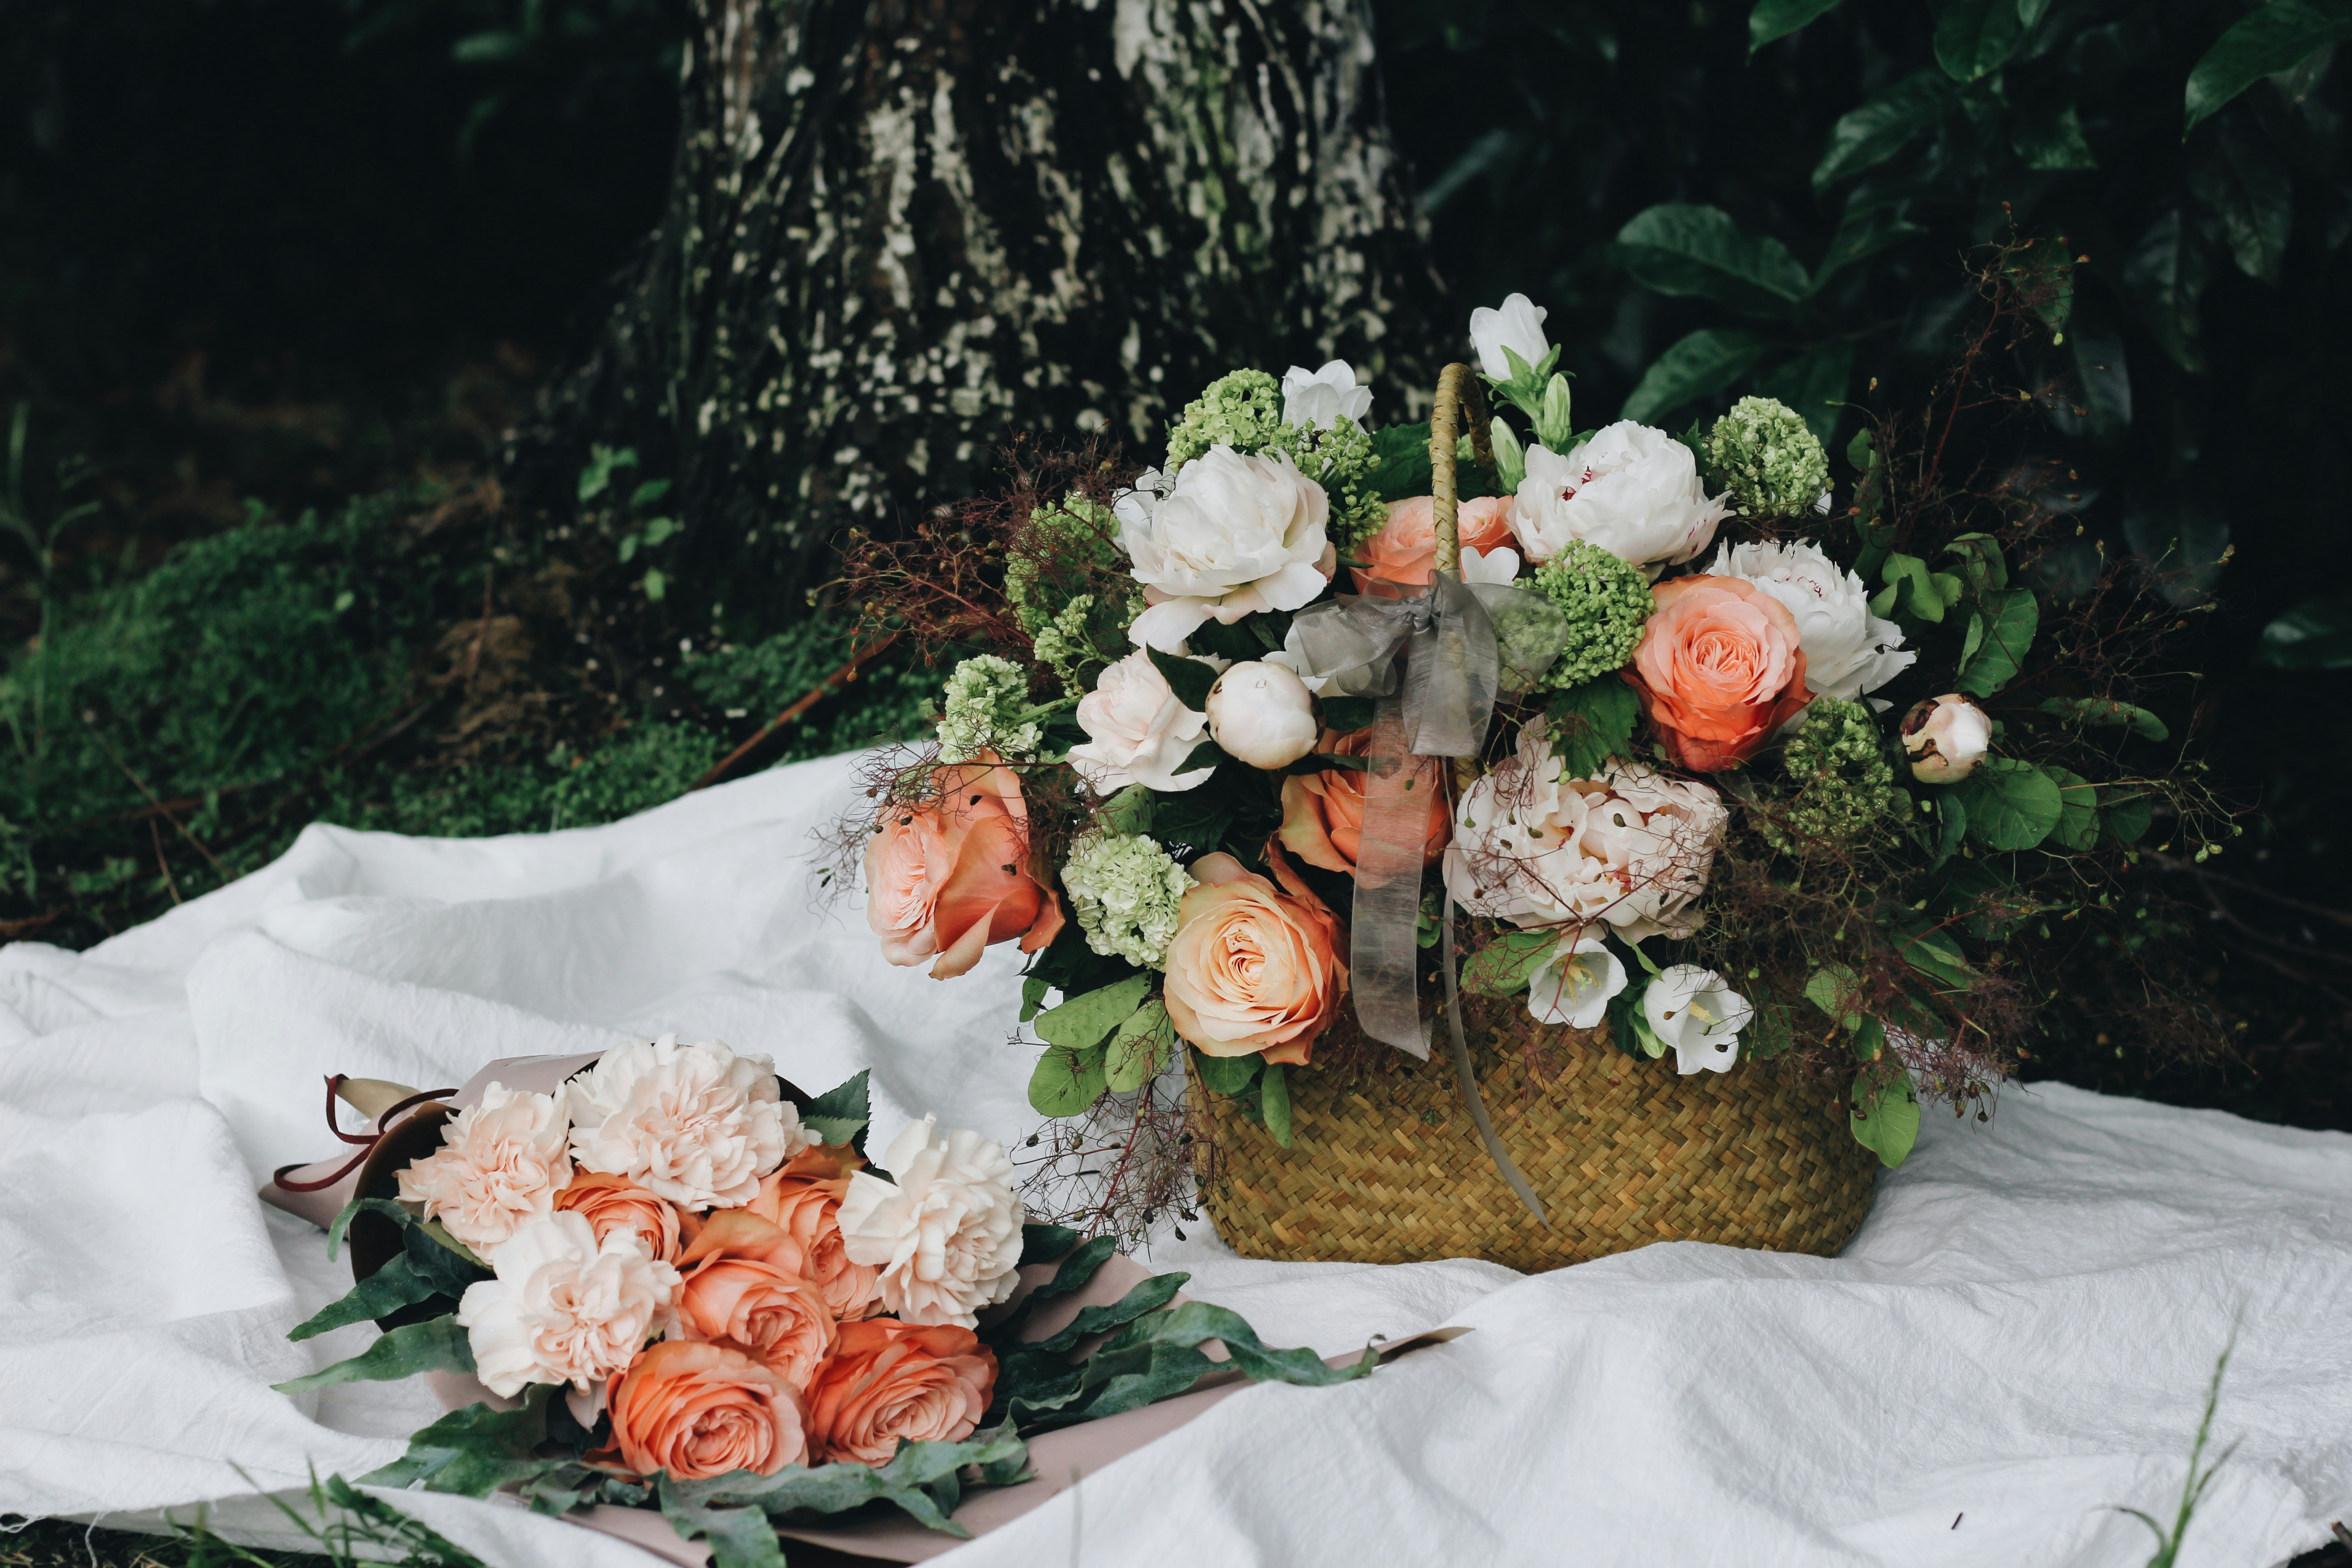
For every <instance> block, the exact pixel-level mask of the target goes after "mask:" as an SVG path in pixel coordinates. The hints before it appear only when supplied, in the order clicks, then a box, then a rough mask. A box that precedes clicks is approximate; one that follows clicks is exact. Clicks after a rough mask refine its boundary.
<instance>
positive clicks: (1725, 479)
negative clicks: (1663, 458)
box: [1706, 397, 1830, 517]
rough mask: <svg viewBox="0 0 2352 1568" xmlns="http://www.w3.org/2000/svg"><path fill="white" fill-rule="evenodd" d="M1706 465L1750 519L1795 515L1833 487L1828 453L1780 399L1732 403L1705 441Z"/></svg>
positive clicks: (1807, 427) (1808, 508) (1744, 398)
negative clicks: (1728, 410) (1831, 485)
mask: <svg viewBox="0 0 2352 1568" xmlns="http://www.w3.org/2000/svg"><path fill="white" fill-rule="evenodd" d="M1706 464H1707V468H1709V469H1710V470H1711V471H1712V472H1713V473H1714V475H1715V477H1716V479H1717V482H1719V483H1720V484H1721V485H1722V486H1723V488H1724V489H1725V490H1726V491H1727V492H1728V493H1729V495H1730V497H1731V501H1732V504H1733V505H1734V506H1736V507H1738V509H1739V510H1741V511H1742V512H1744V513H1746V514H1747V515H1748V516H1749V517H1794V516H1796V515H1797V514H1798V513H1799V512H1801V511H1806V510H1811V509H1812V508H1813V507H1814V506H1815V504H1816V503H1817V502H1819V501H1820V500H1821V498H1822V492H1823V491H1825V490H1827V489H1829V488H1830V459H1829V454H1828V453H1826V452H1824V451H1822V444H1821V442H1820V441H1819V440H1818V439H1816V438H1815V437H1814V435H1813V433H1812V430H1811V428H1810V427H1809V426H1807V425H1806V424H1805V422H1804V420H1802V419H1801V418H1800V417H1798V416H1797V412H1796V410H1795V409H1792V408H1790V406H1789V405H1787V404H1785V403H1782V402H1780V400H1779V399H1777V398H1771V397H1743V398H1741V399H1740V400H1739V401H1738V402H1737V403H1735V404H1733V405H1731V412H1730V413H1728V414H1726V415H1725V416H1723V417H1722V418H1720V419H1718V420H1717V421H1716V422H1715V429H1714V430H1713V432H1711V433H1710V434H1709V435H1708V437H1707V438H1706Z"/></svg>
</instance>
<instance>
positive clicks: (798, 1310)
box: [671, 1209, 834, 1388]
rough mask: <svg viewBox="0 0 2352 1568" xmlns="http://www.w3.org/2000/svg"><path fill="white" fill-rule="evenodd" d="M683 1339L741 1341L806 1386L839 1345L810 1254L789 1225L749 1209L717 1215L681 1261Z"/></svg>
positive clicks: (676, 1333)
mask: <svg viewBox="0 0 2352 1568" xmlns="http://www.w3.org/2000/svg"><path fill="white" fill-rule="evenodd" d="M677 1270H678V1273H679V1275H680V1276H681V1279H682V1282H681V1283H680V1285H679V1287H678V1292H677V1327H676V1328H675V1329H673V1330H672V1331H671V1333H672V1336H673V1337H674V1338H677V1339H682V1340H716V1341H720V1342H725V1343H727V1344H730V1345H733V1346H734V1347H735V1348H736V1349H738V1350H740V1351H741V1352H743V1353H744V1354H746V1355H748V1356H750V1357H751V1359H752V1360H754V1361H756V1362H758V1363H761V1365H763V1366H767V1367H770V1368H772V1369H773V1370H775V1371H777V1372H780V1373H783V1374H784V1376H785V1377H786V1378H787V1379H788V1380H790V1382H791V1383H792V1384H793V1387H795V1388H806V1387H807V1386H808V1381H809V1378H810V1376H811V1375H812V1374H813V1373H815V1371H816V1369H817V1365H818V1363H821V1362H823V1361H824V1358H825V1357H826V1356H827V1355H829V1354H831V1353H832V1352H833V1341H834V1322H833V1309H832V1308H831V1307H829V1306H827V1305H826V1304H825V1300H824V1292H823V1291H821V1290H819V1289H817V1286H816V1282H815V1281H814V1280H813V1279H809V1278H808V1269H807V1254H806V1253H804V1252H803V1251H802V1250H801V1245H800V1243H799V1242H797V1241H794V1240H793V1238H792V1236H791V1235H790V1234H789V1233H788V1232H787V1231H785V1230H784V1228H783V1227H782V1226H779V1225H776V1224H774V1223H773V1222H772V1221H769V1220H764V1219H761V1217H760V1216H759V1215H755V1214H752V1213H751V1212H750V1211H748V1210H746V1209H721V1210H720V1211H719V1212H718V1213H717V1214H714V1215H711V1216H710V1218H709V1222H708V1223H706V1224H705V1225H704V1226H703V1227H702V1229H701V1231H700V1233H699V1234H698V1235H697V1236H696V1237H695V1238H694V1244H693V1245H692V1246H690V1247H688V1248H687V1249H686V1253H685V1255H684V1256H683V1257H681V1258H679V1259H678V1260H677Z"/></svg>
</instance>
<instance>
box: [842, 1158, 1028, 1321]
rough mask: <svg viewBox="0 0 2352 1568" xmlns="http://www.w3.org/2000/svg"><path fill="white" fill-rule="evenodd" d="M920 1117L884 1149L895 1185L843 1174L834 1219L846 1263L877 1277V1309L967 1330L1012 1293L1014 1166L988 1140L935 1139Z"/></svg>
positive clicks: (1016, 1232) (1018, 1214)
mask: <svg viewBox="0 0 2352 1568" xmlns="http://www.w3.org/2000/svg"><path fill="white" fill-rule="evenodd" d="M939 1121H940V1119H939V1118H938V1117H936V1116H926V1117H924V1118H923V1119H922V1120H921V1121H917V1122H914V1123H911V1124H910V1125H908V1127H907V1128H906V1129H905V1130H904V1131H901V1132H900V1133H899V1134H898V1136H897V1137H896V1138H893V1139H892V1140H890V1147H889V1148H888V1149H887V1150H886V1151H884V1152H883V1155H882V1160H883V1163H884V1164H885V1165H886V1166H887V1168H888V1169H889V1171H890V1173H892V1174H893V1175H895V1176H896V1177H897V1178H898V1180H897V1181H895V1182H886V1181H884V1180H883V1179H882V1178H881V1177H879V1176H877V1175H873V1174H871V1173H868V1172H865V1171H857V1172H854V1173H851V1175H850V1178H849V1191H848V1192H847V1193H846V1194H844V1195H843V1197H842V1200H841V1210H840V1215H839V1219H840V1225H841V1245H842V1249H843V1250H844V1251H845V1252H846V1253H848V1255H849V1260H850V1261H851V1262H852V1263H862V1264H866V1265H867V1266H868V1267H870V1268H879V1269H881V1271H882V1307H883V1310H885V1311H887V1312H891V1313H893V1314H895V1315H896V1316H897V1317H898V1319H899V1320H900V1321H903V1322H908V1323H926V1324H929V1323H958V1324H961V1325H962V1326H963V1327H964V1328H967V1329H969V1328H971V1327H972V1326H973V1324H974V1323H976V1322H977V1321H979V1318H978V1313H979V1311H980V1309H981V1308H982V1307H992V1306H994V1305H995V1304H996V1303H997V1302H999V1301H1002V1300H1004V1299H1005V1298H1006V1297H1008V1296H1010V1295H1012V1294H1013V1285H1014V1283H1015V1282H1016V1277H1015V1275H1014V1272H1013V1271H1014V1269H1015V1268H1018V1267H1019V1265H1020V1262H1021V1218H1022V1210H1021V1200H1020V1199H1019V1198H1017V1197H1015V1196H1014V1195H1013V1162H1012V1161H1010V1160H1008V1159H1006V1158H1005V1157H1004V1147H1003V1144H1001V1143H998V1142H996V1141H995V1140H994V1139H992V1138H982V1136H981V1135H980V1134H979V1133H977V1132H966V1131H961V1130H958V1131H952V1132H949V1133H947V1134H945V1135H944V1136H942V1135H940V1132H939Z"/></svg>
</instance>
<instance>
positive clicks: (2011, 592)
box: [1953, 588, 2042, 697]
mask: <svg viewBox="0 0 2352 1568" xmlns="http://www.w3.org/2000/svg"><path fill="white" fill-rule="evenodd" d="M1979 603H1980V604H1982V605H1983V606H1984V614H1985V633H1984V640H1983V642H1982V643H1981V644H1980V645H1979V647H1978V648H1977V650H1976V652H1975V653H1974V654H1973V655H1971V656H1970V657H1969V659H1968V660H1967V661H1966V662H1965V663H1963V664H1962V665H1961V666H1960V672H1959V678H1958V679H1957V680H1956V681H1955V682H1954V683H1953V684H1954V685H1956V686H1957V687H1958V689H1960V690H1962V691H1965V692H1967V693H1968V694H1969V696H1971V697H1990V696H1991V695H1992V694H1993V693H1994V692H1996V691H1999V690H2000V689H2001V688H2002V687H2004V686H2007V685H2008V684H2009V683H2010V682H2011V681H2012V680H2014V679H2017V677H2018V673H2019V671H2021V670H2022V669H2023V668H2025V656H2026V655H2027V654H2028V653H2029V652H2031V651H2032V647H2033V634H2034V632H2035V630H2036V629H2037V628H2039V626H2041V624H2042V610H2041V606H2040V605H2038V604H2036V603H2035V601H2034V597H2033V590H2032V589H2031V588H2002V589H1999V590H1997V591H1995V592H1992V593H1989V594H1986V595H1982V597H1981V598H1980V599H1979Z"/></svg>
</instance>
